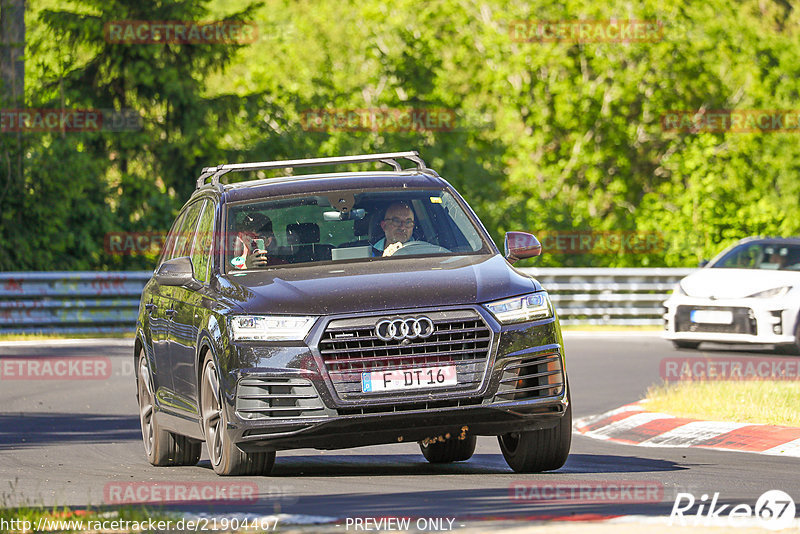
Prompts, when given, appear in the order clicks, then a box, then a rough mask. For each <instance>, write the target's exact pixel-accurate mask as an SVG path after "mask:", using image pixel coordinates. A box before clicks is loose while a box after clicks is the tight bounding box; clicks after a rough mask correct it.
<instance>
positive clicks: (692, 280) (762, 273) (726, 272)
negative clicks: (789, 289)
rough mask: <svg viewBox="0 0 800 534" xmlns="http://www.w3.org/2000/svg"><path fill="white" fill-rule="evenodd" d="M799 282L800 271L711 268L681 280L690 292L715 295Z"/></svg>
mask: <svg viewBox="0 0 800 534" xmlns="http://www.w3.org/2000/svg"><path fill="white" fill-rule="evenodd" d="M798 285H800V272H797V271H777V270H776V271H771V270H764V269H723V268H718V269H715V268H708V269H701V270H699V271H697V272H694V273H692V274H690V275H689V276H687V277H686V278H684V279H683V280H681V286H682V287H683V290H684V291H685V292H686V294H687V295H689V296H692V297H706V298H714V299H729V298H743V297H749V296H750V295H753V294H755V293H759V292H761V291H767V290H769V289H775V288H778V287H784V286H798Z"/></svg>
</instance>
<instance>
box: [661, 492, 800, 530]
mask: <svg viewBox="0 0 800 534" xmlns="http://www.w3.org/2000/svg"><path fill="white" fill-rule="evenodd" d="M695 505H697V510H696V511H695V510H694V507H695ZM795 523H796V520H795V504H794V500H793V499H792V498H791V497H790V496H789V494H787V493H786V492H783V491H781V490H769V491H766V492H764V493H763V494H762V495H761V496H760V497H759V498H758V500H757V501H756V505H755V507H752V506H750V505H749V504H744V503H741V504H731V503H729V504H721V503H720V501H719V493H714V495H713V496H712V497H711V500H709V496H708V494H706V493H704V494H703V495H701V496H700V498H699V499H697V498H695V496H694V495H692V494H691V493H678V495H677V496H676V497H675V504H674V505H673V506H672V512H671V513H670V516H669V524H670V525H673V524H678V525H680V526H686V525H690V526H727V527H734V526H756V525H760V526H763V527H764V528H768V529H770V530H782V529H785V528H789V527H791V526H793V525H794V524H795Z"/></svg>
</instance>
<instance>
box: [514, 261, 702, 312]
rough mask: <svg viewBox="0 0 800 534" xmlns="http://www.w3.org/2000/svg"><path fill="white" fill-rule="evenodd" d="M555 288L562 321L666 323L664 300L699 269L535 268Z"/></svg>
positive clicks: (534, 272)
mask: <svg viewBox="0 0 800 534" xmlns="http://www.w3.org/2000/svg"><path fill="white" fill-rule="evenodd" d="M521 270H522V271H524V272H525V273H527V274H530V275H532V276H534V277H535V278H536V279H537V280H539V282H541V283H542V285H543V286H544V288H545V289H546V290H547V291H548V293H550V298H551V300H552V301H553V305H554V306H555V308H556V311H557V312H558V315H559V317H560V319H561V323H562V324H568V325H569V324H573V325H574V324H592V325H619V326H629V325H661V324H663V318H662V316H663V314H664V310H663V307H662V302H664V300H666V298H667V297H668V296H669V294H670V293H671V292H672V288H673V287H674V286H675V284H677V283H678V281H680V279H681V278H683V277H684V276H686V275H688V274H689V273H691V272H694V271H696V270H697V269H667V268H629V269H616V268H588V267H581V268H577V267H576V268H559V267H553V268H541V269H537V268H530V269H521Z"/></svg>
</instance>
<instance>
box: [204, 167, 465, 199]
mask: <svg viewBox="0 0 800 534" xmlns="http://www.w3.org/2000/svg"><path fill="white" fill-rule="evenodd" d="M429 187H434V188H437V189H441V188H445V187H449V184H448V183H447V181H446V180H444V179H443V178H441V177H440V176H438V175H436V174H435V173H427V172H421V171H418V170H406V171H399V172H397V171H383V172H381V171H370V172H339V173H324V174H302V175H298V176H281V177H276V178H263V179H258V180H249V181H244V182H234V183H230V184H220V185H219V186H213V185H211V184H209V185H206V186H204V187H201V188H199V189H197V190H196V193H197V194H201V193H203V192H205V191H208V190H209V189H215V190H217V191H219V190H220V189H221V191H220V192H221V193H222V195H223V196H224V197H225V200H226V201H227V202H239V201H244V200H254V199H263V198H269V197H279V196H287V195H294V194H302V193H324V192H326V191H341V190H348V189H349V190H352V189H358V190H366V189H424V188H429ZM217 188H219V189H217Z"/></svg>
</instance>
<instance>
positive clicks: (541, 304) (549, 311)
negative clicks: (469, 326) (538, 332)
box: [484, 291, 553, 324]
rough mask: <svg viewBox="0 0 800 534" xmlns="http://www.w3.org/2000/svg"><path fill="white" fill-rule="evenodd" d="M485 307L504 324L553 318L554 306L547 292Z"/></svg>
mask: <svg viewBox="0 0 800 534" xmlns="http://www.w3.org/2000/svg"><path fill="white" fill-rule="evenodd" d="M484 306H485V307H486V309H487V310H489V311H490V312H492V315H494V316H495V318H496V319H497V320H498V321H499V322H500V323H502V324H511V323H521V322H524V321H532V320H534V319H546V318H548V317H552V316H553V305H552V304H551V303H550V297H549V296H548V295H547V292H545V291H539V292H537V293H533V294H531V295H525V296H523V297H514V298H510V299H503V300H497V301H495V302H490V303H488V304H484Z"/></svg>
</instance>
